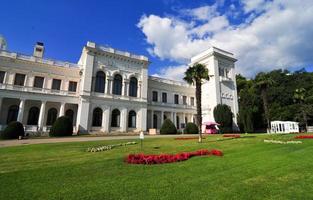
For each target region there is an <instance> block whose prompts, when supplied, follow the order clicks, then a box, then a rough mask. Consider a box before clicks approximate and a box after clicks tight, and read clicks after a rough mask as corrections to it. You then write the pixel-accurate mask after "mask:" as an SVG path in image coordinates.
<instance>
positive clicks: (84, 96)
mask: <svg viewBox="0 0 313 200" xmlns="http://www.w3.org/2000/svg"><path fill="white" fill-rule="evenodd" d="M44 51H45V48H44V45H43V43H40V42H37V44H36V45H35V47H34V53H33V55H32V56H28V55H23V54H20V53H15V52H10V51H8V50H7V45H6V41H5V39H4V38H3V37H0V129H3V128H4V127H5V126H6V125H7V124H8V123H9V122H11V121H19V122H22V123H23V124H24V125H25V130H26V131H27V132H29V133H44V132H47V131H48V130H49V128H50V127H51V125H52V124H53V123H54V121H55V120H56V118H57V117H59V116H63V115H66V116H68V117H70V118H71V120H72V121H73V125H74V131H79V132H80V133H82V132H89V133H97V134H101V133H102V134H115V133H116V134H118V133H125V132H127V133H129V134H131V133H137V132H141V131H144V132H145V131H147V130H148V129H150V128H155V129H157V130H159V129H160V127H161V124H162V123H163V120H164V119H166V118H168V119H171V120H172V121H173V122H174V124H175V125H176V126H177V128H178V129H181V128H183V126H184V124H185V123H187V122H193V121H194V120H195V115H196V107H195V104H196V100H195V87H194V86H190V85H187V84H186V83H184V82H177V81H173V80H168V79H163V78H159V77H152V76H148V67H149V63H150V62H149V60H148V58H147V57H145V56H142V55H134V54H131V53H129V52H123V51H119V50H116V49H112V48H109V47H104V46H100V45H97V44H95V43H93V42H87V45H86V46H84V47H83V49H82V53H81V56H80V59H79V61H78V63H69V62H62V61H57V60H51V59H46V58H44V57H43V55H44ZM235 61H236V59H235V58H234V56H233V54H231V53H229V52H226V51H223V50H221V49H218V48H215V47H213V48H210V49H208V50H207V51H205V52H203V53H201V54H199V55H197V56H195V57H193V58H191V63H190V65H193V64H194V63H202V64H205V65H206V66H207V67H208V69H209V74H210V75H212V77H211V79H210V81H206V82H204V83H203V86H202V87H203V88H202V92H203V94H202V106H203V107H202V110H203V113H202V114H203V121H204V122H206V121H214V117H213V109H214V107H215V106H216V105H217V104H227V105H229V106H230V107H231V109H232V112H233V113H234V122H235V123H234V127H236V122H237V119H236V116H237V113H238V102H237V91H236V81H235V72H234V66H235V65H234V63H235Z"/></svg>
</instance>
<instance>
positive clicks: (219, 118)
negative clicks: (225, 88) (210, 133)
mask: <svg viewBox="0 0 313 200" xmlns="http://www.w3.org/2000/svg"><path fill="white" fill-rule="evenodd" d="M213 114H214V119H215V121H216V122H217V123H219V124H220V126H219V129H220V130H219V131H220V132H221V133H231V132H233V128H232V127H233V113H232V112H231V109H230V107H229V106H228V105H225V104H218V105H217V106H216V107H215V108H214V110H213Z"/></svg>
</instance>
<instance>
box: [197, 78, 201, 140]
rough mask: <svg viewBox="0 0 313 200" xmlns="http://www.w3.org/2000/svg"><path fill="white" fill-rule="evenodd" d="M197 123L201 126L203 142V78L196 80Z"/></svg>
mask: <svg viewBox="0 0 313 200" xmlns="http://www.w3.org/2000/svg"><path fill="white" fill-rule="evenodd" d="M196 101H197V123H198V128H199V142H202V110H201V80H200V81H196Z"/></svg>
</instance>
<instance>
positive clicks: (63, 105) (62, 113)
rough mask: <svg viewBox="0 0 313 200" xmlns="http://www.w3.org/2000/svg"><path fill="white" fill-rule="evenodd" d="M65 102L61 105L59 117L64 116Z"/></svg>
mask: <svg viewBox="0 0 313 200" xmlns="http://www.w3.org/2000/svg"><path fill="white" fill-rule="evenodd" d="M64 108H65V102H62V103H61V106H60V112H59V117H61V116H64Z"/></svg>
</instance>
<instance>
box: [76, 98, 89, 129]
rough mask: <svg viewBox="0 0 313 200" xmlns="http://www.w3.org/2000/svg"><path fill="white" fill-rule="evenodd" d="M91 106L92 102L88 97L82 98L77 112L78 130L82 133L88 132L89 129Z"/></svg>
mask: <svg viewBox="0 0 313 200" xmlns="http://www.w3.org/2000/svg"><path fill="white" fill-rule="evenodd" d="M89 108H90V102H89V100H88V99H81V102H80V104H79V106H78V112H77V122H78V123H77V124H76V125H77V130H79V132H80V133H87V132H88V131H89V117H90V116H89V115H90V114H89Z"/></svg>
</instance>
